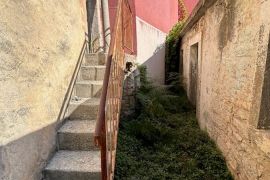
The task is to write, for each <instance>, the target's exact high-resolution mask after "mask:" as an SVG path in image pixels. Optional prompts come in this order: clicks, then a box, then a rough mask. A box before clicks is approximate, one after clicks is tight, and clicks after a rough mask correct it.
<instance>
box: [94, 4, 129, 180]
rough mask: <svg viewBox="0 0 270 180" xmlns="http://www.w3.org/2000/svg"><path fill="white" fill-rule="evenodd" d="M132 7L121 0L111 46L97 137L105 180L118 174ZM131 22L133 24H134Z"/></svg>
mask: <svg viewBox="0 0 270 180" xmlns="http://www.w3.org/2000/svg"><path fill="white" fill-rule="evenodd" d="M132 18H133V16H132V11H131V8H130V6H129V3H128V1H127V0H119V1H118V7H117V14H116V20H115V25H114V32H113V33H112V40H111V43H110V47H109V53H108V58H107V62H106V70H105V75H104V80H103V88H102V94H101V99H100V105H99V112H98V118H97V124H96V129H95V137H94V141H95V144H96V145H97V146H99V147H100V150H101V171H102V179H103V180H112V179H113V176H114V167H115V155H116V146H117V134H118V123H119V114H120V107H121V97H122V87H123V81H124V69H125V60H124V57H125V49H128V50H129V52H127V53H131V52H132V50H133V31H132V28H133V26H132V22H133V19H132ZM130 23H131V25H130Z"/></svg>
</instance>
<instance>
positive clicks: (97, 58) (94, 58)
mask: <svg viewBox="0 0 270 180" xmlns="http://www.w3.org/2000/svg"><path fill="white" fill-rule="evenodd" d="M106 57H107V55H106V54H104V53H89V54H85V60H84V63H83V65H84V66H95V65H105V62H106Z"/></svg>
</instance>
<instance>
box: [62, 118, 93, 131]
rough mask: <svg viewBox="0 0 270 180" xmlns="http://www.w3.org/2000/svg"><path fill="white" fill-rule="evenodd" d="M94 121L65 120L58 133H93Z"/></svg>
mask: <svg viewBox="0 0 270 180" xmlns="http://www.w3.org/2000/svg"><path fill="white" fill-rule="evenodd" d="M95 126H96V121H89V120H77V121H74V120H72V121H67V122H66V123H65V124H64V125H63V126H62V127H61V128H60V129H59V130H58V133H94V131H95Z"/></svg>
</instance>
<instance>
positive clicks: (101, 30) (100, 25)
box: [97, 0, 105, 52]
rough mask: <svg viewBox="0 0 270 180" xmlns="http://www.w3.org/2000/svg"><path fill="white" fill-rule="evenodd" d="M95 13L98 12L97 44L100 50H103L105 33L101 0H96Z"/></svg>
mask: <svg viewBox="0 0 270 180" xmlns="http://www.w3.org/2000/svg"><path fill="white" fill-rule="evenodd" d="M97 14H98V31H99V37H100V38H99V44H100V47H101V51H102V52H104V51H105V35H104V24H103V22H104V20H103V8H102V2H101V0H97Z"/></svg>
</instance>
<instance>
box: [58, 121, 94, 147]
mask: <svg viewBox="0 0 270 180" xmlns="http://www.w3.org/2000/svg"><path fill="white" fill-rule="evenodd" d="M95 126H96V121H88V120H78V121H67V122H65V124H64V125H63V126H62V127H61V128H60V129H59V130H58V143H59V149H60V150H82V151H88V150H94V149H96V147H95V146H94V132H95Z"/></svg>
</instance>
